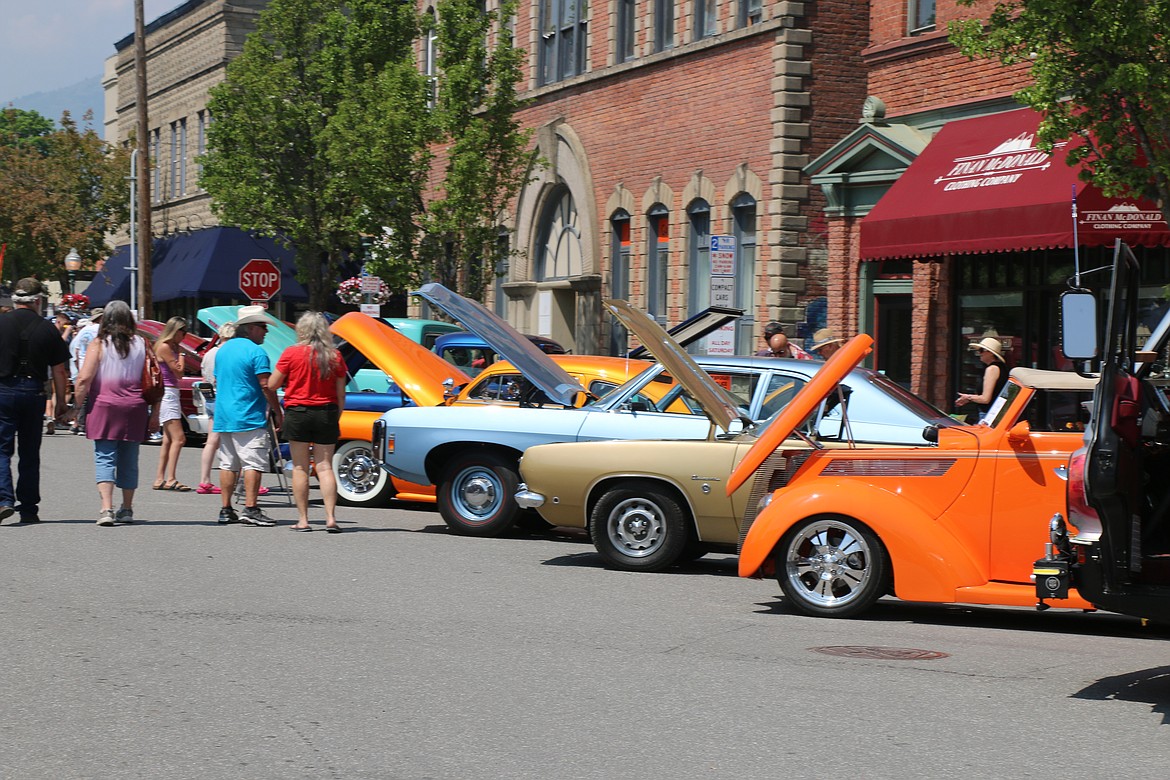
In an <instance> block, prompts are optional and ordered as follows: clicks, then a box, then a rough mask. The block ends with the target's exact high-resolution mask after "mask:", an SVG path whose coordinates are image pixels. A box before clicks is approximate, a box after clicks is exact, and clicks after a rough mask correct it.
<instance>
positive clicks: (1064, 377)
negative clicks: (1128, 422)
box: [1008, 367, 1098, 391]
mask: <svg viewBox="0 0 1170 780" xmlns="http://www.w3.org/2000/svg"><path fill="white" fill-rule="evenodd" d="M1008 376H1009V377H1010V378H1012V379H1014V380H1016V381H1017V382H1019V383H1020V384H1021V385H1023V386H1024V387H1030V388H1034V389H1037V390H1088V391H1091V390H1092V389H1093V388H1094V387H1096V386H1097V379H1098V377H1084V376H1081V375H1080V374H1077V373H1074V372H1072V371H1046V370H1044V369H1040V368H1022V367H1021V368H1013V369H1012V370H1011V372H1010V373H1009V374H1008Z"/></svg>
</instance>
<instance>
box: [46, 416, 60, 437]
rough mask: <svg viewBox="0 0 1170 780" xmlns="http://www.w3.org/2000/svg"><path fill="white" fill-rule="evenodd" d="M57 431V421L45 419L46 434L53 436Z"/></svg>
mask: <svg viewBox="0 0 1170 780" xmlns="http://www.w3.org/2000/svg"><path fill="white" fill-rule="evenodd" d="M56 432H57V423H56V421H55V420H52V419H49V420H45V435H46V436H52V435H53V434H55V433H56Z"/></svg>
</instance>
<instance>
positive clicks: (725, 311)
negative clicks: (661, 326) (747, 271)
mask: <svg viewBox="0 0 1170 780" xmlns="http://www.w3.org/2000/svg"><path fill="white" fill-rule="evenodd" d="M742 316H743V309H731V308H728V307H727V306H708V307H707V308H706V309H704V310H703V311H701V312H699V313H698V314H696V315H695V316H693V317H688V318H687V319H685V320H683V321H682V322H680V323H679V324H678V325H675V326H674V327H673V328H671V329H670V330H668V331H666V332H667V333H669V334H670V337H671V338H673V339H674V340H675V341H677V342H678V344H679V346H683V347H685V346H687V345H689V344H691V343H692V342H695V341H698V340H699V339H701V338H703V337H704V336H706V335H708V334H710V333H714V332H715V331H717V330H719V329H720V328H722V327H723V326H724V325H726V324H727V323H729V322H735V321H736V320H738V319H739V318H740V317H742ZM648 351H649V350H647V349H646V345H645V344H642V345H641V346H638V347H634V348H633V349H631V350H630V351H629V352H627V353H626V357H628V358H631V359H635V358H642V357H645V356H646V353H647V352H648Z"/></svg>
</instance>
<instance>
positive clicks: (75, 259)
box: [65, 248, 81, 292]
mask: <svg viewBox="0 0 1170 780" xmlns="http://www.w3.org/2000/svg"><path fill="white" fill-rule="evenodd" d="M65 270H66V271H68V272H69V292H73V286H74V285H75V284H76V282H77V272H78V271H80V270H81V255H79V254H77V249H76V248H73V249H70V250H69V254H67V255H65Z"/></svg>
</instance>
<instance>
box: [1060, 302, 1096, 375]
mask: <svg viewBox="0 0 1170 780" xmlns="http://www.w3.org/2000/svg"><path fill="white" fill-rule="evenodd" d="M1060 351H1061V352H1063V353H1064V356H1065V357H1066V358H1068V359H1069V360H1093V359H1094V358H1096V357H1097V352H1098V345H1097V299H1096V298H1095V297H1094V296H1093V293H1091V292H1089V291H1088V290H1069V291H1067V292H1065V293H1062V294H1061V296H1060Z"/></svg>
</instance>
